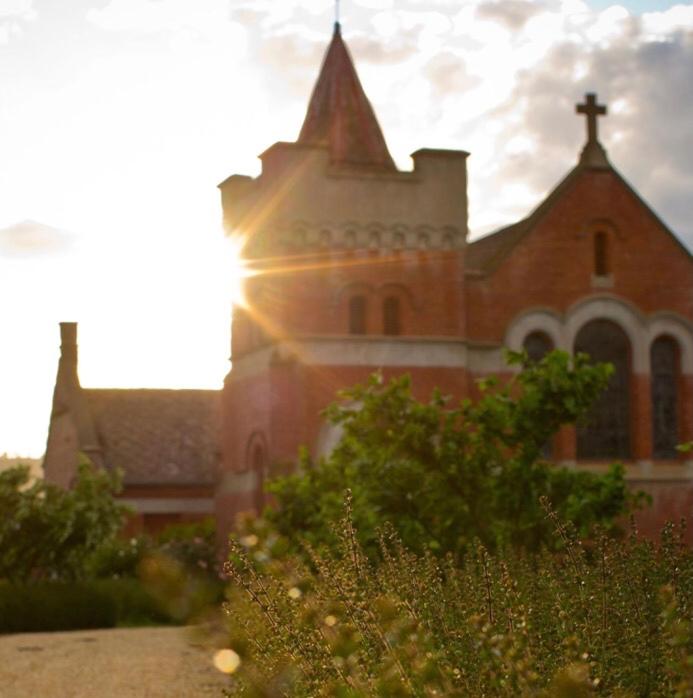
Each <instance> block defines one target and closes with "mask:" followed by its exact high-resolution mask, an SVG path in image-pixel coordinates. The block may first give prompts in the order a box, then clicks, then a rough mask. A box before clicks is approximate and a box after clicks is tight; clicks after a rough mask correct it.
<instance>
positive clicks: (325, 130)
mask: <svg viewBox="0 0 693 698" xmlns="http://www.w3.org/2000/svg"><path fill="white" fill-rule="evenodd" d="M298 142H299V143H307V144H312V145H328V146H329V148H330V157H331V160H332V162H333V163H334V164H336V165H351V166H357V167H368V168H374V169H380V170H395V169H396V168H395V164H394V162H393V161H392V157H391V156H390V153H389V151H388V149H387V144H386V143H385V138H384V137H383V132H382V131H381V130H380V126H379V125H378V120H377V119H376V117H375V113H374V111H373V107H372V106H371V103H370V102H369V101H368V97H366V93H365V92H364V91H363V87H362V86H361V81H360V80H359V77H358V75H357V74H356V69H355V68H354V64H353V62H352V60H351V56H350V55H349V51H348V49H347V47H346V44H345V43H344V41H343V39H342V34H341V31H340V27H339V23H335V27H334V35H333V36H332V41H331V43H330V46H329V48H328V49H327V54H326V55H325V58H324V60H323V63H322V68H321V69H320V76H319V77H318V81H317V82H316V83H315V87H314V88H313V94H312V95H311V98H310V103H309V104H308V111H307V113H306V118H305V121H304V122H303V127H302V128H301V133H300V134H299V136H298Z"/></svg>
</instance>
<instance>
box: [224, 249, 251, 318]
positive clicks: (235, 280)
mask: <svg viewBox="0 0 693 698" xmlns="http://www.w3.org/2000/svg"><path fill="white" fill-rule="evenodd" d="M247 242H248V237H247V236H246V235H234V236H233V237H230V238H227V239H226V243H227V251H228V257H229V268H228V271H229V276H228V279H229V295H230V297H231V302H232V303H233V305H234V306H239V307H241V308H247V307H248V301H247V298H246V295H245V280H246V279H247V278H249V277H250V276H253V275H254V272H252V271H251V270H250V268H249V267H248V263H247V261H246V260H245V258H244V257H243V249H244V248H245V245H246V243H247Z"/></svg>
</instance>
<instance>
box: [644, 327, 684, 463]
mask: <svg viewBox="0 0 693 698" xmlns="http://www.w3.org/2000/svg"><path fill="white" fill-rule="evenodd" d="M678 376H679V346H678V344H677V342H676V340H675V339H672V338H671V337H658V338H657V339H656V340H655V341H654V342H652V346H651V347H650V391H651V397H652V455H653V456H654V457H655V458H676V456H677V454H678V451H677V450H676V446H677V445H678V443H679V433H678V432H679V429H678V424H679V416H678Z"/></svg>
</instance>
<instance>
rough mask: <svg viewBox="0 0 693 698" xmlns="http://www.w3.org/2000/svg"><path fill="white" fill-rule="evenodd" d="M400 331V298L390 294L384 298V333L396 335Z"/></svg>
mask: <svg viewBox="0 0 693 698" xmlns="http://www.w3.org/2000/svg"><path fill="white" fill-rule="evenodd" d="M400 331H401V322H400V308H399V298H396V297H395V296H388V297H387V298H385V300H383V334H389V335H396V334H399V333H400Z"/></svg>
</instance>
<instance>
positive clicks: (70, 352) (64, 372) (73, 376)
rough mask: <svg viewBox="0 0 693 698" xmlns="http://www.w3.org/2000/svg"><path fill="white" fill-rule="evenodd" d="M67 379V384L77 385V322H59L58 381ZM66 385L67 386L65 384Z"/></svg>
mask: <svg viewBox="0 0 693 698" xmlns="http://www.w3.org/2000/svg"><path fill="white" fill-rule="evenodd" d="M62 381H68V385H70V386H72V385H79V377H78V375H77V323H76V322H61V323H60V363H59V364H58V382H62ZM66 387H67V386H66Z"/></svg>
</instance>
